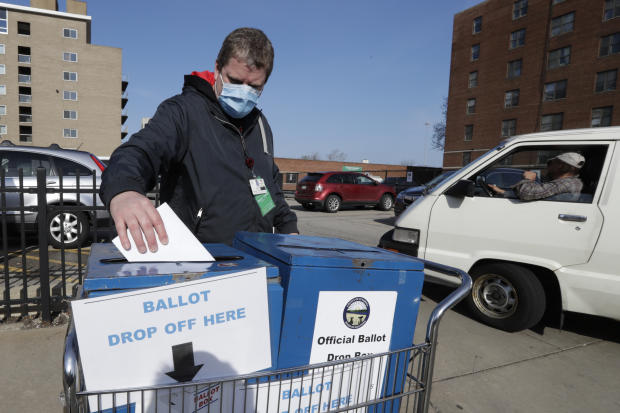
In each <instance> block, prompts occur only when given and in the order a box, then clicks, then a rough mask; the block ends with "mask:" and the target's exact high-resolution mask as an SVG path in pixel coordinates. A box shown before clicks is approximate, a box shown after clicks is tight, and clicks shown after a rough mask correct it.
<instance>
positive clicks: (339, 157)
mask: <svg viewBox="0 0 620 413" xmlns="http://www.w3.org/2000/svg"><path fill="white" fill-rule="evenodd" d="M345 159H347V155H346V154H345V153H344V152H342V151H340V150H338V149H334V150H333V151H331V152H330V153H329V154H328V155H327V160H328V161H344V160H345Z"/></svg>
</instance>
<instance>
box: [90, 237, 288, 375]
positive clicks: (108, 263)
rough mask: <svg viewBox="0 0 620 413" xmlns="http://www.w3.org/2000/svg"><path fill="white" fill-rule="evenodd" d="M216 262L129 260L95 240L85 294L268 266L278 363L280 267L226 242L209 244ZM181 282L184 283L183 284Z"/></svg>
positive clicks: (274, 350) (271, 325)
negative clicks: (225, 243)
mask: <svg viewBox="0 0 620 413" xmlns="http://www.w3.org/2000/svg"><path fill="white" fill-rule="evenodd" d="M205 247H206V248H207V249H208V250H209V252H210V253H211V255H213V257H214V258H215V259H216V261H214V262H127V261H126V260H125V259H124V258H123V256H122V255H121V253H120V252H119V251H118V249H117V248H116V247H115V246H114V245H113V244H111V243H102V244H93V245H92V247H91V253H90V256H89V259H88V266H87V270H86V275H85V277H84V282H83V290H82V297H80V298H94V297H99V296H103V295H110V294H117V293H122V292H127V291H132V290H138V289H143V288H151V287H162V286H169V285H173V284H178V283H183V282H185V281H191V280H197V279H204V278H209V277H215V276H220V275H225V274H230V273H235V272H238V271H244V270H248V269H255V268H258V267H265V270H266V275H267V294H268V306H269V315H268V317H269V326H265V328H267V327H269V330H270V342H271V359H272V368H274V367H275V363H276V360H277V354H278V342H279V337H280V322H281V317H282V305H283V297H282V287H281V285H280V284H281V283H280V278H279V274H278V268H277V267H276V266H274V265H272V264H269V263H267V262H264V261H261V260H259V259H257V258H256V257H254V256H252V255H250V254H248V253H244V252H242V251H238V250H236V249H234V248H232V247H230V246H227V245H223V244H206V245H205ZM179 285H180V284H179Z"/></svg>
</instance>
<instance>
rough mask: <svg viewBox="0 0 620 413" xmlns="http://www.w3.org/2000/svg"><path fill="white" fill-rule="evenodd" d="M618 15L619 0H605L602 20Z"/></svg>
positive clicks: (619, 13) (619, 8)
mask: <svg viewBox="0 0 620 413" xmlns="http://www.w3.org/2000/svg"><path fill="white" fill-rule="evenodd" d="M618 16H620V0H605V14H604V15H603V20H609V19H613V18H614V17H618Z"/></svg>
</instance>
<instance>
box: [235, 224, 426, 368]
mask: <svg viewBox="0 0 620 413" xmlns="http://www.w3.org/2000/svg"><path fill="white" fill-rule="evenodd" d="M233 246H234V247H235V248H236V249H238V250H241V251H244V252H246V253H248V254H251V255H254V256H255V257H257V258H259V259H261V260H263V261H266V262H269V263H271V264H273V265H275V266H277V267H278V268H279V274H280V277H281V278H282V287H283V288H284V311H283V317H282V329H281V333H280V349H279V354H278V359H277V368H279V369H282V368H288V367H295V366H303V365H307V364H314V363H321V362H326V361H334V360H345V359H347V358H354V357H359V356H364V355H368V354H378V353H384V352H387V351H390V350H397V349H402V348H406V347H409V346H411V345H412V343H413V334H414V330H415V324H416V318H417V314H418V308H419V304H420V295H421V293H422V284H423V282H424V264H423V263H422V262H421V261H419V260H417V259H415V258H412V257H407V256H404V255H400V254H395V253H392V252H389V251H386V250H383V249H380V248H375V247H368V246H364V245H360V244H357V243H354V242H350V241H345V240H341V239H334V238H324V237H312V236H296V235H279V234H266V233H250V232H239V233H237V235H236V237H235V240H234V242H233Z"/></svg>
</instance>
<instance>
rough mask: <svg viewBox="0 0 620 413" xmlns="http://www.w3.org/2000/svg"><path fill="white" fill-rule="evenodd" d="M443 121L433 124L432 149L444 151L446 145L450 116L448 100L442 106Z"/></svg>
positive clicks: (444, 100)
mask: <svg viewBox="0 0 620 413" xmlns="http://www.w3.org/2000/svg"><path fill="white" fill-rule="evenodd" d="M441 115H442V119H441V120H440V121H439V122H436V123H435V124H433V137H432V138H431V147H432V148H433V149H437V150H440V151H443V148H444V145H445V144H446V118H447V116H448V98H447V97H445V98H443V104H442V105H441Z"/></svg>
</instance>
